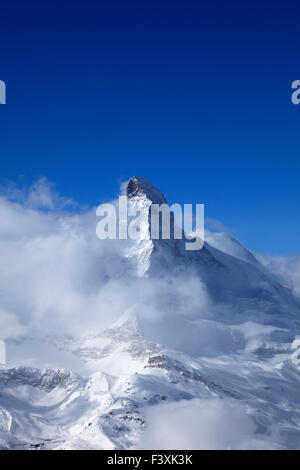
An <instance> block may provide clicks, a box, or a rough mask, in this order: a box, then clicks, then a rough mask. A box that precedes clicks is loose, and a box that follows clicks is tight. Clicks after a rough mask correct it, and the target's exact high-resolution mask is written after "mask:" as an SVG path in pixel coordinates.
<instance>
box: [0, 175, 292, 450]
mask: <svg viewBox="0 0 300 470" xmlns="http://www.w3.org/2000/svg"><path fill="white" fill-rule="evenodd" d="M126 192H127V196H128V198H129V200H130V204H132V205H133V207H135V208H136V209H138V210H139V211H140V214H141V220H142V224H141V230H140V234H139V237H138V238H137V239H136V240H134V242H133V243H132V245H131V246H130V248H129V249H128V251H127V252H126V253H125V254H124V257H125V258H130V260H131V261H132V262H133V264H134V265H135V268H136V278H135V279H128V283H129V284H130V283H133V286H134V289H133V291H134V292H135V294H134V295H133V296H132V305H131V306H130V308H129V309H127V311H125V312H124V313H123V315H121V316H120V318H119V319H118V320H117V321H116V322H113V323H112V325H110V326H109V327H108V328H106V329H105V330H103V331H94V332H93V333H91V334H89V335H85V336H76V337H75V336H72V337H70V336H63V335H61V336H55V337H51V336H47V337H45V338H40V339H32V338H24V339H23V340H22V341H19V343H18V344H15V345H14V346H12V347H14V348H15V349H19V351H20V356H22V355H24V354H23V351H27V350H29V349H30V348H31V349H34V350H39V348H41V347H43V348H44V349H49V351H50V353H49V354H54V353H53V351H55V356H56V358H57V363H59V365H60V366H62V367H66V364H67V366H68V367H69V365H70V364H72V369H74V371H73V372H71V371H68V370H66V369H65V368H53V367H51V368H50V367H49V368H46V369H45V368H44V369H40V368H33V367H28V366H26V364H19V365H15V367H11V368H4V367H3V368H1V369H0V448H3V449H6V448H9V449H14V448H16V449H28V448H31V449H132V448H147V446H149V445H150V446H153V445H154V444H153V439H152V438H149V435H150V434H151V430H152V429H155V433H157V429H156V428H155V427H153V426H154V424H153V423H154V421H155V419H156V420H157V417H156V418H155V416H157V412H156V410H158V415H161V416H163V418H162V419H163V421H164V422H165V421H166V423H168V420H169V419H170V416H171V414H172V415H173V414H174V415H176V413H178V412H179V413H181V414H180V417H181V418H180V422H183V424H182V425H180V426H179V430H177V431H176V432H181V433H183V434H185V435H186V434H188V432H189V431H188V428H189V426H190V423H189V421H190V419H189V420H187V419H185V420H183V421H182V416H183V415H182V413H186V411H184V410H187V409H189V408H188V407H189V406H191V407H193V408H192V410H193V413H192V416H194V417H195V419H198V421H196V424H197V426H196V434H199V435H200V436H202V437H201V438H199V442H197V443H195V442H194V441H192V440H191V441H189V442H188V443H186V444H183V445H186V447H187V448H191V447H193V446H195V447H197V448H207V447H210V448H228V447H230V448H299V447H300V444H299V442H300V394H299V379H300V369H299V368H300V339H299V338H300V336H298V335H299V330H300V303H299V299H298V298H296V297H295V296H293V295H292V293H291V291H290V290H289V289H287V288H286V287H284V286H283V285H282V284H281V283H280V282H279V281H278V280H277V279H276V278H274V277H273V275H271V273H269V272H268V271H267V269H266V268H265V267H264V266H262V265H261V264H260V262H259V261H258V260H257V259H256V258H255V257H254V256H253V255H252V254H251V253H250V252H249V251H248V250H246V249H245V248H244V247H243V246H242V245H241V244H240V243H239V242H237V241H236V240H233V239H230V240H229V241H228V239H226V240H224V239H222V237H218V236H217V235H215V236H214V235H210V237H209V242H210V243H209V242H205V244H204V246H203V248H202V250H199V251H187V250H185V247H184V243H185V239H184V238H183V239H182V240H178V239H174V238H171V239H170V240H162V239H158V240H151V238H150V231H151V226H150V223H151V222H150V208H151V205H152V204H162V203H166V199H165V197H164V195H163V194H162V193H161V192H160V191H159V190H157V189H156V188H155V187H154V186H152V185H151V184H150V183H149V182H147V181H146V180H145V179H144V178H142V177H134V178H132V179H131V180H130V181H129V183H128V185H127V190H126ZM223 245H224V248H223V249H222V247H223ZM124 276H126V274H124ZM115 296H116V297H117V296H118V292H115ZM22 348H23V349H22ZM66 358H68V360H66ZM49 360H50V359H49ZM216 403H217V405H216ZM226 407H229V408H228V409H229V410H230V413H229V414H230V416H231V417H232V419H231V418H230V424H231V428H234V427H235V428H236V433H233V434H232V438H231V439H229V440H226V439H227V438H228V436H227V437H226V438H225V436H223V437H222V438H221V439H220V437H219V434H218V432H217V431H216V430H211V429H210V431H209V430H207V432H208V433H209V432H211V433H212V436H213V437H212V440H211V441H210V442H209V443H207V441H205V436H204V434H205V432H204V431H202V432H201V426H204V425H203V424H201V423H205V416H206V415H205V412H204V411H203V410H210V412H211V413H212V414H211V415H209V416H210V419H209V423H210V424H209V426H213V424H211V423H214V422H216V424H215V426H216V428H217V430H219V429H221V428H222V425H223V427H224V424H223V422H222V419H225V420H226V423H225V428H227V427H228V418H226V416H227V415H226V412H225V411H226V409H227V408H226ZM224 410H225V411H224ZM206 412H207V411H206ZM224 413H225V414H224ZM184 416H185V415H184ZM197 416H198V417H199V418H197ZM222 416H225V418H222ZM216 419H217V421H216ZM220 420H221V421H220ZM245 423H246V424H245ZM163 425H164V426H167V425H165V424H164V423H163V422H160V425H159V428H160V426H163ZM209 426H208V427H209ZM173 427H174V426H173V425H172V424H170V425H169V428H167V432H165V434H167V436H168V439H169V440H167V441H166V440H164V439H163V437H161V443H160V444H157V445H158V446H159V445H161V446H162V447H161V448H164V447H166V446H169V448H174V447H175V446H176V443H175V445H174V440H172V439H174V432H175V431H174V429H172V428H173ZM175 428H176V426H175ZM164 429H165V430H166V427H164ZM180 430H181V431H180ZM198 431H199V432H198ZM228 432H229V431H228ZM149 433H150V434H149ZM243 433H244V434H245V436H246V435H247V436H246V437H245V439H244V440H240V438H239V437H238V436H239V435H243ZM183 434H182V437H183ZM194 434H195V433H194ZM226 434H227V432H224V435H226ZM216 436H218V437H216ZM151 439H152V440H151ZM180 442H183V441H182V440H181V441H180Z"/></svg>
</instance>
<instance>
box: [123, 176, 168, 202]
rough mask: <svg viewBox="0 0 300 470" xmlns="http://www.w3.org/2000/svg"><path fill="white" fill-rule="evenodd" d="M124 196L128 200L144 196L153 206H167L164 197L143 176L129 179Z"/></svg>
mask: <svg viewBox="0 0 300 470" xmlns="http://www.w3.org/2000/svg"><path fill="white" fill-rule="evenodd" d="M126 195H127V197H129V198H130V199H132V198H133V197H136V196H146V197H147V199H149V200H150V201H151V202H152V203H154V204H167V200H166V198H165V196H164V195H163V194H162V193H161V192H160V191H159V190H158V189H157V188H155V186H153V185H152V184H151V183H149V181H147V180H146V179H145V178H144V177H143V176H134V177H133V178H131V180H130V181H129V183H128V184H127V188H126Z"/></svg>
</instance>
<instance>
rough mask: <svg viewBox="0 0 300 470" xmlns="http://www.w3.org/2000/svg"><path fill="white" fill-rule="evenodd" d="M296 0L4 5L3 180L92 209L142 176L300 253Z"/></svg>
mask: <svg viewBox="0 0 300 470" xmlns="http://www.w3.org/2000/svg"><path fill="white" fill-rule="evenodd" d="M299 9H300V8H299V5H298V6H297V4H296V2H295V3H291V2H287V3H283V2H280V3H276V2H249V3H247V2H239V3H235V2H221V1H217V2H205V3H203V2H196V1H195V2H190V1H186V2H177V1H173V2H165V1H159V2H156V1H151V2H140V1H139V2H131V1H129V2H124V1H114V0H112V1H110V2H101V1H98V2H96V1H94V2H90V1H85V2H76V1H73V2H57V1H52V2H45V3H42V2H32V1H28V2H20V1H16V2H13V4H11V2H10V3H9V2H6V4H4V5H2V6H1V16H0V58H1V61H0V79H1V80H4V81H5V82H6V85H7V104H6V105H1V106H0V156H1V177H2V178H7V179H13V180H16V181H19V182H21V183H22V184H30V183H31V182H32V181H34V180H35V179H36V178H38V177H40V176H46V177H47V178H48V179H49V180H51V181H53V182H54V183H55V184H56V189H57V190H58V191H59V192H60V193H61V194H62V195H64V196H66V197H71V198H73V199H75V200H77V201H78V202H79V203H82V204H90V205H96V204H99V203H100V202H102V201H103V200H108V199H110V198H111V197H114V196H115V195H116V194H117V193H118V188H119V184H120V182H121V181H123V180H126V179H128V178H129V177H130V176H132V175H134V174H137V175H143V176H144V177H146V178H147V179H148V180H150V181H151V182H152V183H153V184H155V185H156V186H157V187H159V188H160V189H161V190H162V191H163V192H164V193H165V195H166V197H167V199H168V200H169V202H170V203H173V202H179V203H194V204H196V203H204V204H205V206H206V215H207V217H209V218H212V219H217V220H220V221H221V222H222V223H223V224H225V225H226V226H227V227H229V228H231V229H232V231H233V235H234V236H236V237H237V238H239V239H240V240H241V241H242V242H243V243H244V244H246V245H247V247H249V248H250V249H252V250H254V251H259V252H265V253H272V254H283V255H294V254H297V253H299V251H300V249H299V234H300V215H299V214H300V211H299V209H300V207H299V201H300V197H299V196H300V194H299V193H300V184H299V180H300V178H299V176H300V154H299V153H300V152H299V150H300V144H299V131H300V105H299V106H295V105H293V104H292V103H291V92H292V91H291V83H292V81H293V80H296V79H300V57H299V42H300V39H299V20H298V18H299Z"/></svg>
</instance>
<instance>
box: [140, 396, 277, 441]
mask: <svg viewBox="0 0 300 470" xmlns="http://www.w3.org/2000/svg"><path fill="white" fill-rule="evenodd" d="M146 423H147V424H146V429H145V432H144V433H143V435H142V439H141V442H140V444H139V448H142V449H182V450H184V449H200V450H204V449H207V450H209V449H253V448H256V449H257V448H264V449H266V448H268V447H269V444H268V442H266V441H262V440H261V436H259V435H257V434H255V431H256V426H255V424H254V422H253V420H252V418H251V417H250V416H249V415H248V414H247V412H246V409H245V407H244V406H243V405H242V404H240V403H239V402H236V401H233V400H228V399H223V400H222V399H217V398H214V399H205V400H201V399H194V400H190V401H180V402H177V403H170V404H163V405H157V406H153V407H152V408H150V409H149V411H147V412H146Z"/></svg>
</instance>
